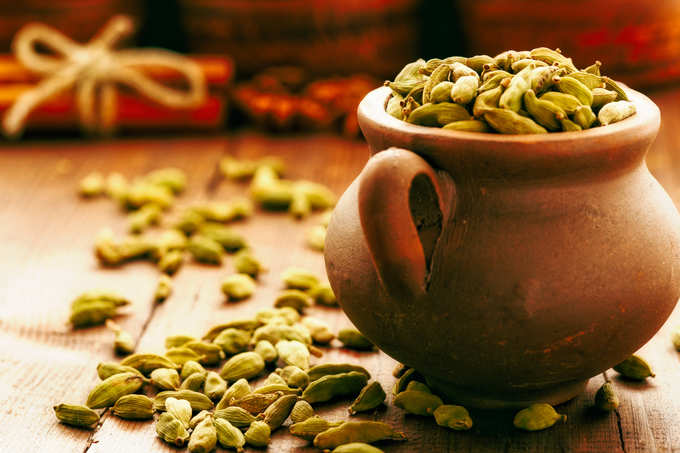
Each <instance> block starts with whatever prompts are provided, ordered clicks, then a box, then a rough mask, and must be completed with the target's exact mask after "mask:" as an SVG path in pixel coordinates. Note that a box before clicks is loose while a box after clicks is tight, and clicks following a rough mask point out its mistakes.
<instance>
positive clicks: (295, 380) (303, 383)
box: [276, 365, 310, 389]
mask: <svg viewBox="0 0 680 453" xmlns="http://www.w3.org/2000/svg"><path fill="white" fill-rule="evenodd" d="M276 372H277V373H278V374H279V376H281V378H282V379H283V380H284V381H285V382H286V384H287V385H288V386H290V387H296V388H300V389H303V388H305V387H307V385H308V384H309V380H310V378H309V375H308V374H307V372H306V371H305V370H303V369H301V368H299V367H297V366H295V365H289V366H287V367H284V368H278V369H277V370H276Z"/></svg>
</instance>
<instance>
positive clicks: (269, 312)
mask: <svg viewBox="0 0 680 453" xmlns="http://www.w3.org/2000/svg"><path fill="white" fill-rule="evenodd" d="M300 318H301V316H300V313H298V311H297V310H295V309H294V308H290V307H282V308H261V309H260V310H258V311H257V313H255V319H256V320H257V321H258V322H259V323H260V325H263V324H287V325H289V326H292V325H293V324H295V323H297V322H299V321H300Z"/></svg>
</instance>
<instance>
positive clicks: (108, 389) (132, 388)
mask: <svg viewBox="0 0 680 453" xmlns="http://www.w3.org/2000/svg"><path fill="white" fill-rule="evenodd" d="M142 384H144V378H143V377H142V376H139V375H138V374H135V373H118V374H114V375H113V376H110V377H108V378H106V379H104V380H103V381H101V382H100V383H99V384H97V385H96V386H95V388H94V389H92V391H91V392H90V394H89V395H88V397H87V403H85V404H86V405H87V407H89V408H90V409H99V408H102V407H108V406H113V404H114V403H115V402H116V401H117V400H118V398H120V397H121V396H124V395H129V394H130V393H135V392H136V391H137V390H139V389H140V388H141V387H142Z"/></svg>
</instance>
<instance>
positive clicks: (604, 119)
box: [597, 101, 635, 126]
mask: <svg viewBox="0 0 680 453" xmlns="http://www.w3.org/2000/svg"><path fill="white" fill-rule="evenodd" d="M634 114H635V104H633V103H632V102H629V101H615V102H610V103H609V104H606V105H605V106H604V107H602V108H601V109H600V111H599V113H598V114H597V119H598V120H600V124H601V125H602V126H606V125H607V124H612V123H617V122H619V121H621V120H625V119H626V118H628V117H629V116H632V115H634Z"/></svg>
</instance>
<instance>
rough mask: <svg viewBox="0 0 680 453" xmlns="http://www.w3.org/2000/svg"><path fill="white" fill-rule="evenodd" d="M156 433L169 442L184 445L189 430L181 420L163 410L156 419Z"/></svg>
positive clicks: (179, 445) (187, 438)
mask: <svg viewBox="0 0 680 453" xmlns="http://www.w3.org/2000/svg"><path fill="white" fill-rule="evenodd" d="M156 434H158V437H160V438H161V439H163V440H164V441H165V442H167V443H169V444H173V445H176V446H178V447H182V446H184V444H185V443H186V442H187V440H189V432H188V431H187V429H186V428H185V427H184V425H183V424H182V422H180V421H179V420H178V419H176V418H175V417H173V416H172V415H171V414H169V413H167V412H165V413H163V414H161V415H160V417H159V418H158V420H157V421H156Z"/></svg>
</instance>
